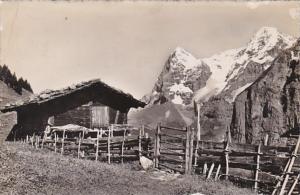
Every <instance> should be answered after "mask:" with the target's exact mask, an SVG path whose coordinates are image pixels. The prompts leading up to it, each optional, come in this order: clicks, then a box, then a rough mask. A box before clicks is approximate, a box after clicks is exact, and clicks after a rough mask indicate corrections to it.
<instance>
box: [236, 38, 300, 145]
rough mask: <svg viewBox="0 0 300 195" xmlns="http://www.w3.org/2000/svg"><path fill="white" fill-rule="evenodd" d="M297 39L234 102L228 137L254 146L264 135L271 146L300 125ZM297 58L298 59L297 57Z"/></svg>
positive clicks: (299, 71) (299, 72)
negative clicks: (230, 136)
mask: <svg viewBox="0 0 300 195" xmlns="http://www.w3.org/2000/svg"><path fill="white" fill-rule="evenodd" d="M299 52H300V40H298V41H297V43H296V44H295V45H294V46H293V47H292V48H290V49H287V50H285V51H282V52H280V54H279V55H278V57H277V58H276V59H275V60H274V61H273V62H272V66H271V67H270V68H268V70H266V71H265V72H264V73H263V74H262V75H261V76H260V77H259V79H258V80H256V81H255V82H254V83H253V84H252V85H251V86H250V87H249V88H247V89H246V90H245V91H243V92H242V93H241V94H239V95H238V96H237V98H236V99H235V102H234V109H233V116H232V123H231V134H232V136H233V138H234V139H235V140H237V141H239V142H246V143H254V142H259V141H261V140H262V139H263V138H264V137H265V135H267V134H268V136H269V141H270V143H272V144H276V143H278V144H280V142H282V141H283V139H279V138H280V135H282V134H284V133H285V132H286V131H288V130H289V129H292V128H294V127H297V126H298V123H299V122H300V114H299V108H300V64H299ZM297 56H298V57H297Z"/></svg>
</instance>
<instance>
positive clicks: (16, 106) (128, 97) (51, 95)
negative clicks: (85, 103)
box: [1, 79, 146, 112]
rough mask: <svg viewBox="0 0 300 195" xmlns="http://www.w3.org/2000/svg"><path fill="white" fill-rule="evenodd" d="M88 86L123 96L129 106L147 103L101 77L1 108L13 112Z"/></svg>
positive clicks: (112, 94) (46, 91)
mask: <svg viewBox="0 0 300 195" xmlns="http://www.w3.org/2000/svg"><path fill="white" fill-rule="evenodd" d="M87 88H94V90H96V92H98V91H99V92H101V91H103V89H104V90H105V91H106V92H107V91H108V92H109V94H108V93H106V94H105V93H104V94H103V93H102V94H101V95H102V96H105V95H106V96H115V97H118V98H120V97H122V99H123V100H126V103H127V104H128V107H134V108H138V107H144V106H145V105H146V104H145V103H144V102H141V101H139V100H137V99H135V98H134V97H133V96H132V95H130V94H128V93H124V92H123V91H121V90H119V89H116V88H113V87H111V86H109V85H107V84H105V83H104V82H102V81H101V80H100V79H94V80H90V81H84V82H81V83H78V84H74V85H71V86H69V87H66V88H63V89H59V90H45V91H43V92H41V93H40V94H37V95H35V96H33V97H31V98H30V99H29V100H27V101H17V102H15V103H11V104H7V105H5V106H4V108H2V109H1V112H11V111H17V110H19V109H22V108H24V107H26V106H31V105H41V104H43V103H47V102H50V101H52V100H55V99H57V98H61V97H67V96H70V95H72V94H74V93H78V92H79V93H80V91H82V90H85V89H87Z"/></svg>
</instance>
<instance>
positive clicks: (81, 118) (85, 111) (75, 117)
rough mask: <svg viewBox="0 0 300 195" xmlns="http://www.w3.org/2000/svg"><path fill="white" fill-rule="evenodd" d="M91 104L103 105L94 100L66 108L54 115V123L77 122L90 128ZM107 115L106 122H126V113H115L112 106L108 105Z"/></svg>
mask: <svg viewBox="0 0 300 195" xmlns="http://www.w3.org/2000/svg"><path fill="white" fill-rule="evenodd" d="M93 106H105V105H103V104H101V103H98V102H95V103H92V102H90V103H88V104H85V105H82V106H79V107H77V108H75V109H71V110H68V111H67V112H64V113H62V114H58V115H56V116H55V117H54V124H55V125H56V126H60V125H66V124H77V125H80V126H84V127H87V128H92V124H91V121H92V120H91V119H92V112H91V110H92V107H93ZM108 113H109V116H108V118H109V119H108V120H109V121H108V122H109V124H114V123H117V124H126V123H127V113H121V112H119V114H117V111H116V110H115V109H113V108H110V107H109V110H108ZM117 116H118V119H117V120H116V117H117Z"/></svg>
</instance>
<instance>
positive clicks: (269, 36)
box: [246, 27, 295, 53]
mask: <svg viewBox="0 0 300 195" xmlns="http://www.w3.org/2000/svg"><path fill="white" fill-rule="evenodd" d="M294 42H295V38H293V37H292V36H289V35H285V34H283V33H281V32H279V31H278V30H277V28H274V27H262V28H260V29H259V30H258V31H257V32H256V33H255V35H254V36H253V37H252V39H251V41H250V42H249V43H248V46H247V49H246V52H248V53H256V52H259V51H260V52H266V51H269V50H271V49H273V48H274V47H275V46H276V45H278V44H279V43H283V44H284V45H283V46H282V47H283V48H287V47H290V46H292V44H293V43H294Z"/></svg>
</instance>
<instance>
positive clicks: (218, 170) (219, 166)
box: [215, 164, 221, 181]
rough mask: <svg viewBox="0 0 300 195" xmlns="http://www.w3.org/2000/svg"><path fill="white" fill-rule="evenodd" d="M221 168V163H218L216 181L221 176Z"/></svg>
mask: <svg viewBox="0 0 300 195" xmlns="http://www.w3.org/2000/svg"><path fill="white" fill-rule="evenodd" d="M220 169H221V164H219V165H218V168H217V172H216V175H215V181H217V180H218V178H219V173H220Z"/></svg>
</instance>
